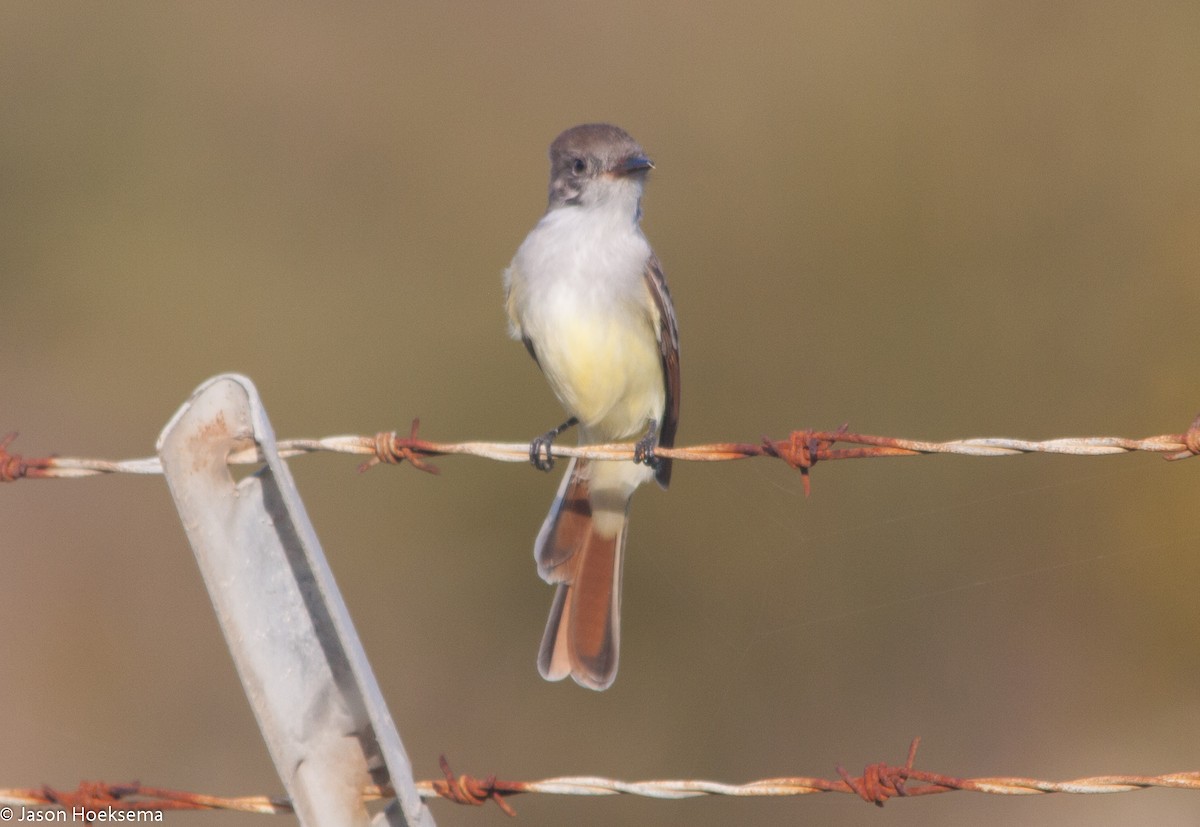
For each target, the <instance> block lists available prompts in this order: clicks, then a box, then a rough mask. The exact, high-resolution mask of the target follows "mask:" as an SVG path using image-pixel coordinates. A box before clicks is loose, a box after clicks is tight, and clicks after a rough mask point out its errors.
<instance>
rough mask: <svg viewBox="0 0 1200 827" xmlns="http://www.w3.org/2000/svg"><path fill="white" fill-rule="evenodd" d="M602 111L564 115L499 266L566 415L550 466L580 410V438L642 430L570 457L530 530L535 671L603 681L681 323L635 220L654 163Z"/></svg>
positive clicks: (664, 424)
mask: <svg viewBox="0 0 1200 827" xmlns="http://www.w3.org/2000/svg"><path fill="white" fill-rule="evenodd" d="M653 166H654V165H653V164H652V163H651V162H650V159H649V158H647V157H646V154H645V152H643V151H642V148H641V147H640V146H638V144H637V142H636V141H635V140H633V138H631V137H630V136H629V134H628V133H627V132H625V131H624V130H623V129H619V128H617V127H615V126H611V125H609V124H584V125H583V126H576V127H573V128H572V129H568V130H567V131H566V132H564V133H562V134H561V135H559V136H558V137H557V138H556V139H555V140H554V143H553V144H551V145H550V205H549V207H548V209H547V210H546V214H545V215H544V216H543V217H542V220H541V221H539V222H538V224H537V226H536V227H534V228H533V231H532V232H530V233H529V235H528V236H527V237H526V238H525V241H524V243H522V244H521V247H520V248H519V249H518V250H517V254H516V256H515V257H514V258H513V261H512V264H510V265H509V267H508V270H506V271H505V273H504V286H505V291H506V306H507V309H508V319H509V323H510V330H511V333H512V336H513V338H516V339H520V340H521V341H522V342H524V343H525V347H526V348H527V349H528V350H529V353H530V355H531V356H533V358H534V360H535V361H536V362H537V364H538V366H539V367H540V368H541V369H542V373H544V374H545V375H546V379H547V380H548V381H549V382H550V387H551V388H552V389H553V390H554V394H555V396H557V397H558V399H559V401H560V402H561V403H562V405H563V407H564V408H566V410H567V414H568V415H569V417H570V418H569V419H567V421H566V422H564V423H563V424H562V425H560V426H559V427H557V428H555V429H553V430H551V431H549V432H547V433H546V434H544V435H542V436H540V437H538V438H537V439H535V440H533V442H532V443H531V444H530V459H531V460H532V461H533V463H534V465H536V466H538V467H539V468H541V469H543V470H547V471H548V470H549V469H550V466H551V465H552V464H553V460H552V458H551V456H550V445H551V443H552V442H553V440H554V438H555V437H556V436H558V435H559V434H560V433H562V432H563V431H564V430H566V429H567V428H569V427H571V426H572V425H575V424H578V425H579V431H580V443H581V444H595V443H606V442H616V441H623V440H627V439H631V438H632V437H635V436H642V435H643V434H644V436H642V438H641V439H640V441H639V442H638V443H637V446H636V451H635V457H636V460H635V462H616V461H603V460H587V459H578V460H577V459H572V460H571V462H570V464H569V465H568V466H567V473H566V475H565V476H564V477H563V481H562V484H561V485H560V486H559V488H558V494H557V496H556V497H555V499H554V504H553V505H552V506H551V507H550V513H549V514H548V515H547V516H546V521H545V522H544V523H543V524H542V529H541V531H540V532H539V533H538V536H537V540H536V541H535V543H534V558H535V559H536V560H537V566H538V573H539V574H541V576H542V579H544V580H546V581H547V582H549V583H555V584H557V585H558V590H557V592H556V593H555V595H554V603H553V604H552V605H551V607H550V620H549V622H548V623H547V624H546V633H545V635H544V636H543V638H542V648H541V651H540V652H539V654H538V670H539V671H540V672H541V673H542V677H544V678H546V679H547V680H552V681H555V680H561V679H562V678H565V677H566V676H567V675H570V676H571V677H572V678H574V679H575V681H576V683H579V684H581V685H583V686H587V687H590V688H592V689H607V688H608V686H609V685H610V684H612V682H613V678H615V677H616V675H617V650H618V646H619V643H620V637H621V557H622V554H623V552H624V550H625V525H626V521H627V520H628V517H629V500H630V498H631V497H632V496H633V492H634V489H636V488H637V487H638V486H639V485H641V484H642V483H643V482H646V481H647V480H649V479H650V478H651V477H653V478H655V479H656V480H657V481H658V484H659V485H661V486H662V487H663V488H666V487H667V484H668V483H669V482H670V479H671V461H670V460H668V459H661V458H657V457H655V456H654V448H655V447H656V446H658V445H663V446H666V447H670V446H671V445H673V444H674V440H675V427H676V424H677V423H678V421H679V333H678V331H677V330H676V327H675V311H674V309H673V308H672V307H671V296H670V294H669V293H668V292H667V282H666V279H664V278H663V273H662V269H661V268H660V267H659V264H658V259H657V258H656V257H655V255H654V252H653V251H652V250H651V249H650V244H649V242H647V241H646V237H645V236H644V235H642V230H641V228H640V227H639V226H638V219H639V218H640V217H641V199H642V187H643V186H644V184H645V181H646V174H647V172H649V170H650V169H652V168H653Z"/></svg>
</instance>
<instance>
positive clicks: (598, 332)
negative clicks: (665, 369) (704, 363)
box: [538, 311, 665, 440]
mask: <svg viewBox="0 0 1200 827" xmlns="http://www.w3.org/2000/svg"><path fill="white" fill-rule="evenodd" d="M556 326H557V327H558V328H559V329H558V330H557V331H554V332H553V333H552V334H551V335H549V336H542V337H539V339H540V341H539V345H540V347H539V349H538V360H539V362H540V363H541V366H542V369H543V370H544V371H545V372H546V377H547V378H548V379H549V381H550V385H551V387H552V388H553V389H554V393H555V394H556V395H557V396H558V398H559V400H560V401H561V402H562V404H563V406H564V407H565V408H566V409H567V411H568V413H570V414H571V415H573V416H575V417H578V418H579V421H580V423H581V424H582V425H583V426H584V428H585V429H586V430H587V431H588V432H589V433H590V435H591V437H592V438H593V439H614V440H618V439H627V438H630V437H633V436H636V435H638V434H641V433H642V432H643V431H644V430H645V429H646V424H647V420H649V419H651V418H654V419H659V418H661V416H662V409H663V405H664V403H665V392H664V390H663V376H662V362H661V357H660V355H659V349H658V341H657V339H656V338H655V334H654V330H653V329H652V328H651V327H650V324H649V320H648V319H647V318H646V317H645V316H644V315H643V314H640V313H636V311H635V312H630V313H616V314H614V313H607V314H596V315H591V316H580V315H575V316H573V317H572V318H570V319H569V320H567V319H564V320H563V322H561V323H560V324H558V325H556Z"/></svg>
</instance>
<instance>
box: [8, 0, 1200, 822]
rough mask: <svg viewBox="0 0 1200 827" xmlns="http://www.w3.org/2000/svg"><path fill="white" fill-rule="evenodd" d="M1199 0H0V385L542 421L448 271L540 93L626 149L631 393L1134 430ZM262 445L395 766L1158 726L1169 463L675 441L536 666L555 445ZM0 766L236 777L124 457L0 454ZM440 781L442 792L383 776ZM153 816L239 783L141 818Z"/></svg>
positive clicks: (578, 765)
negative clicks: (537, 561)
mask: <svg viewBox="0 0 1200 827" xmlns="http://www.w3.org/2000/svg"><path fill="white" fill-rule="evenodd" d="M1198 36H1200V5H1198V4H1196V3H1191V2H1185V3H1161V4H1151V5H1149V6H1147V5H1145V4H1132V3H1130V4H1121V3H1112V2H1081V3H1071V2H1064V3H1054V4H1043V3H1024V2H1021V3H1003V4H1002V3H990V2H914V3H905V4H882V3H854V2H852V3H842V2H839V3H825V2H821V3H802V4H792V3H770V4H762V3H758V4H755V3H751V4H739V5H738V6H737V7H736V8H733V7H731V8H727V9H723V10H715V9H704V10H700V9H699V8H698V7H697V6H695V5H694V4H689V3H682V2H672V3H659V4H654V5H647V4H642V3H627V4H614V5H597V4H588V5H583V4H559V3H522V4H468V3H449V4H438V5H436V6H435V5H434V4H399V5H397V4H375V5H371V6H365V5H358V6H354V7H341V8H339V9H337V10H332V9H329V10H322V9H319V8H313V7H310V6H299V5H293V4H250V5H246V4H234V3H228V4H215V3H206V4H172V5H169V6H167V5H163V4H160V3H118V4H102V5H97V4H82V3H67V4H46V3H40V2H29V3H20V2H10V3H6V4H4V7H3V9H2V10H0V78H3V81H2V83H0V189H2V194H0V239H2V240H0V297H2V298H0V302H2V307H3V313H2V316H0V354H2V358H0V430H8V429H19V430H20V431H21V437H20V440H19V441H18V442H17V444H16V446H15V447H16V449H17V450H19V451H23V452H25V453H27V454H31V455H37V454H44V453H49V452H58V453H60V454H64V455H75V456H101V457H134V456H144V455H147V454H151V453H152V452H153V446H154V440H155V438H156V436H157V434H158V432H159V430H160V429H161V428H162V426H163V425H164V424H165V423H166V421H167V419H168V418H169V417H170V415H171V414H172V413H173V411H174V410H175V409H176V408H177V407H178V406H179V404H180V403H182V401H183V400H184V399H185V398H186V397H187V396H188V394H189V393H190V392H191V390H192V389H193V388H194V387H195V386H196V385H197V384H199V383H200V382H201V381H202V380H203V379H205V378H206V377H208V376H211V375H213V374H216V373H218V372H221V371H226V370H237V371H241V372H244V373H246V374H248V375H249V376H250V377H252V378H253V379H254V381H255V382H256V383H257V385H258V387H259V390H260V391H261V393H262V395H263V397H264V399H265V400H266V403H267V407H268V412H269V414H270V416H271V418H272V421H273V423H274V425H275V427H276V430H277V432H278V433H279V434H280V436H283V437H294V436H320V435H326V434H333V433H353V432H373V431H375V430H379V429H386V428H397V427H399V428H404V427H407V423H408V421H409V419H410V418H411V417H413V416H418V415H419V416H420V417H422V421H423V423H424V425H423V432H424V434H425V435H426V436H428V437H429V438H432V439H447V440H452V439H475V438H479V439H506V440H526V439H528V438H530V437H532V436H533V435H535V434H538V433H541V432H542V431H544V430H545V429H546V428H547V427H549V426H550V425H552V424H554V423H556V422H558V421H559V419H560V411H559V409H558V408H557V405H556V403H555V402H554V400H553V398H552V396H551V395H550V392H549V390H548V389H547V388H546V386H545V384H544V382H543V380H542V379H541V378H540V377H539V376H538V374H537V371H536V368H535V367H534V365H533V363H532V362H531V361H530V360H529V359H528V357H527V356H526V354H525V352H524V349H523V348H522V347H521V346H520V345H519V344H517V343H514V342H511V341H509V340H507V339H506V336H505V320H504V315H503V310H502V307H501V301H502V297H501V292H502V291H501V286H500V274H501V271H502V269H503V268H504V266H505V265H506V264H507V262H508V261H509V259H510V257H511V255H512V253H513V252H514V250H515V249H516V247H517V245H518V244H519V243H520V241H521V239H522V238H523V237H524V234H525V233H526V232H527V231H528V230H529V229H530V227H531V226H532V225H533V223H534V222H535V221H536V220H537V218H538V217H539V216H540V214H541V212H542V210H543V207H544V198H545V195H544V193H545V176H546V161H545V148H546V146H547V144H548V143H549V141H550V140H551V139H552V138H553V137H554V136H555V135H556V134H557V133H558V131H559V130H561V129H563V128H565V127H567V126H570V125H572V124H575V123H578V122H582V121H587V120H610V121H613V122H615V123H618V124H620V125H622V126H624V127H625V128H627V129H628V130H629V131H630V132H631V133H632V134H633V135H634V136H635V137H637V138H638V139H639V140H640V141H641V142H642V143H643V145H644V146H645V147H646V148H647V149H648V151H649V152H650V154H651V156H652V157H653V158H654V159H655V160H656V162H657V163H658V170H657V171H656V172H655V173H653V175H652V178H651V183H650V187H649V190H648V194H647V199H646V202H645V205H644V206H645V211H646V219H645V227H646V231H647V233H648V235H649V236H650V238H651V240H652V242H653V244H654V246H655V248H656V250H657V251H658V253H659V255H660V257H661V259H662V261H663V262H664V265H665V267H666V270H667V274H668V277H669V278H670V281H671V286H672V289H673V291H674V295H675V303H676V307H677V309H678V313H679V319H680V328H681V333H682V341H683V351H682V352H683V368H684V396H683V418H682V425H681V433H680V437H681V441H682V442H683V443H685V444H687V443H696V442H706V441H714V440H729V439H738V440H755V439H757V438H759V437H760V436H761V435H763V434H771V435H775V436H784V435H786V433H787V432H788V431H789V430H790V429H791V428H793V427H797V428H799V427H818V428H823V427H834V426H837V425H838V424H840V423H842V422H843V421H849V423H850V425H851V427H852V428H854V429H856V430H859V431H864V432H868V433H883V434H891V435H897V436H908V437H913V438H926V439H951V438H955V437H967V436H983V435H997V436H1015V437H1025V438H1049V437H1056V436H1065V435H1092V434H1096V435H1098V434H1117V435H1126V436H1145V435H1150V434H1158V433H1167V432H1178V431H1181V430H1183V428H1184V427H1185V425H1186V424H1187V422H1188V421H1189V420H1190V419H1191V417H1192V416H1193V415H1194V414H1195V413H1196V411H1197V410H1198V409H1200V384H1197V381H1196V356H1197V354H1198V353H1200V325H1197V324H1196V322H1195V313H1196V308H1197V307H1198V306H1200V280H1198V279H1197V274H1198V272H1200V149H1198V147H1200V143H1198V140H1197V137H1198V135H1200V95H1198V94H1197V89H1198V88H1200V50H1198V49H1197V48H1196V44H1197V42H1198ZM439 464H440V465H441V466H442V469H443V475H442V476H441V477H440V478H434V477H429V476H426V475H423V474H419V473H416V472H414V471H413V470H412V469H409V468H398V469H392V468H387V469H376V470H374V471H372V472H371V473H369V474H366V475H363V476H360V475H357V474H355V473H354V466H355V461H354V460H352V459H348V458H344V457H334V456H318V457H310V458H306V459H303V460H297V461H294V462H293V464H292V467H293V469H294V470H295V473H296V475H297V477H298V479H299V482H300V485H301V490H302V492H303V494H304V496H305V499H306V502H307V505H308V507H309V510H310V513H311V516H312V518H313V520H314V522H315V524H316V526H317V530H318V532H319V533H320V534H321V537H322V540H323V542H324V545H325V548H326V551H327V553H328V554H329V556H330V558H331V560H332V564H333V566H334V570H335V572H336V574H337V576H338V578H339V582H340V585H341V587H342V589H343V591H344V594H345V597H346V599H347V601H348V603H349V605H350V608H351V612H352V614H353V616H354V618H355V621H356V623H357V625H358V629H359V631H360V633H361V634H362V636H363V638H364V640H365V642H366V646H367V650H368V653H369V654H370V655H371V657H372V661H373V664H374V668H375V670H376V672H377V675H378V677H379V680H380V682H381V684H382V686H383V689H384V692H385V695H386V696H387V698H388V701H389V703H390V705H391V709H392V712H393V714H394V715H395V717H396V720H397V722H398V724H399V726H400V730H401V734H402V736H403V737H404V739H405V743H406V745H407V747H408V750H409V752H410V753H411V755H412V757H413V760H414V763H415V764H416V766H417V769H418V774H419V775H420V776H421V777H425V778H429V777H435V776H436V775H437V765H436V758H437V755H438V754H439V753H443V752H444V753H446V754H447V755H448V756H449V757H450V759H451V761H452V763H453V765H454V766H455V767H456V768H458V769H460V770H462V771H466V772H471V773H475V774H480V775H483V774H487V773H490V772H495V773H498V774H499V775H500V776H501V777H504V778H537V777H544V776H548V775H555V774H596V775H612V776H616V777H620V778H626V779H638V778H647V777H672V778H683V777H700V778H711V779H719V780H726V781H746V780H751V779H755V778H760V777H764V776H778V775H790V774H801V775H826V776H828V775H832V774H833V768H834V765H835V764H836V763H838V762H842V763H844V764H845V765H846V766H847V767H848V768H850V769H852V770H854V771H857V770H858V769H859V768H861V767H862V766H863V765H864V764H866V763H868V762H873V761H878V760H883V759H888V760H893V761H897V762H899V761H902V760H903V756H904V753H905V750H906V748H907V745H908V742H909V740H910V739H911V738H912V737H913V736H914V735H921V736H922V737H923V738H924V746H923V747H922V752H921V755H920V761H919V763H920V764H921V765H922V766H923V767H925V768H928V769H931V770H936V771H942V772H946V773H954V774H961V775H968V776H970V775H1025V776H1037V777H1045V778H1071V777H1077V776H1082V775H1089V774H1108V773H1147V774H1149V773H1161V772H1169V771H1179V770H1188V769H1194V768H1196V767H1197V766H1200V756H1198V755H1197V753H1196V750H1195V744H1196V741H1197V735H1198V734H1200V705H1198V704H1197V703H1196V692H1197V685H1198V683H1200V650H1198V647H1197V645H1196V640H1197V630H1200V601H1197V598H1196V583H1197V582H1198V581H1197V577H1198V575H1200V561H1198V559H1197V548H1198V545H1200V519H1198V518H1197V513H1198V512H1197V508H1196V497H1197V494H1198V484H1197V481H1198V478H1197V474H1198V473H1200V462H1197V463H1191V462H1185V463H1177V464H1171V465H1168V464H1166V463H1164V462H1162V461H1161V460H1159V459H1157V458H1154V457H1149V456H1126V457H1110V458H1099V459H1074V460H1073V459H1070V458H1061V457H1026V458H1017V459H1004V460H972V459H956V458H947V457H941V458H928V459H920V460H912V459H910V460H888V461H876V462H862V463H841V464H829V465H825V466H821V467H819V468H817V470H816V472H815V477H814V480H815V491H814V494H813V496H812V497H811V498H810V499H808V500H805V499H804V498H803V496H802V494H801V486H800V478H799V476H798V475H797V474H795V473H792V472H789V471H788V470H787V469H786V468H784V467H783V466H782V465H781V464H770V463H766V462H749V463H739V464H726V465H721V466H697V465H690V466H683V467H680V468H678V469H677V472H676V475H675V482H674V485H673V486H672V488H671V491H670V492H669V493H667V494H663V493H662V492H659V491H657V490H652V489H647V490H645V491H643V492H642V493H641V494H640V495H639V496H638V497H637V500H636V504H635V506H634V517H633V530H632V532H631V540H630V544H629V559H628V563H627V566H626V572H625V575H626V593H625V601H624V617H625V625H624V640H623V642H624V651H623V655H622V662H621V673H620V677H619V678H618V680H617V683H616V685H615V687H614V688H613V689H612V690H611V691H609V692H607V693H604V694H595V693H592V692H588V691H585V690H583V689H580V688H578V687H576V686H574V685H572V684H546V683H544V682H542V681H541V679H540V678H538V676H537V673H536V670H535V667H534V655H535V652H536V649H537V642H538V638H539V635H540V634H541V629H542V624H543V621H544V618H545V612H546V610H547V608H548V606H549V601H550V597H551V590H550V589H549V588H548V587H547V586H545V585H544V584H542V583H541V582H540V581H539V580H538V578H537V575H536V573H535V571H534V566H533V561H532V559H531V554H530V550H531V545H532V541H533V537H534V534H535V533H536V530H537V527H538V525H539V523H540V521H541V519H542V517H543V515H544V513H545V511H546V508H547V506H548V505H549V502H550V499H551V497H552V495H553V491H554V488H555V486H556V484H557V475H555V476H554V477H547V476H542V475H540V474H538V473H536V472H534V471H533V470H531V469H530V468H528V467H522V466H513V465H499V464H494V463H488V462H484V461H478V460H471V459H465V458H449V459H445V460H442V461H441V462H440V463H439ZM0 525H2V526H3V536H4V539H3V550H2V552H0V553H2V554H3V558H2V560H3V563H2V565H3V574H2V576H0V670H2V671H0V786H24V785H36V784H40V783H43V782H45V783H50V784H53V785H60V786H66V787H70V786H74V785H75V784H76V782H77V781H78V780H80V779H81V778H102V779H106V780H111V781H124V780H128V779H131V778H138V779H141V780H142V781H143V782H145V783H153V784H157V785H162V786H170V787H178V788H183V789H191V790H198V791H204V792H212V793H217V794H231V795H232V794H255V793H271V794H274V793H279V792H281V787H280V784H279V782H278V779H277V778H276V777H275V775H274V772H273V770H272V768H271V766H270V763H269V761H268V758H267V754H266V750H265V749H264V747H263V746H262V743H261V740H260V738H259V735H258V732H257V729H256V727H255V725H254V722H253V719H252V717H251V715H250V712H249V709H248V707H247V704H246V702H245V700H244V698H243V697H242V693H241V689H240V686H239V684H238V682H237V678H236V676H235V674H234V672H233V668H232V665H231V662H230V660H229V656H228V653H227V652H226V650H225V646H224V644H223V641H222V639H221V637H220V633H219V631H218V628H217V626H216V623H215V621H214V619H213V617H212V614H211V610H210V607H209V604H208V598H207V596H206V594H205V592H204V590H203V587H202V585H201V581H200V578H199V575H198V573H197V571H196V566H195V563H194V561H193V560H192V558H191V553H190V550H189V548H188V546H187V544H186V541H185V539H184V536H183V532H182V530H181V529H180V526H179V524H178V521H177V520H176V518H175V515H174V511H173V508H172V506H171V503H170V498H169V496H168V493H167V490H166V487H165V485H164V484H163V482H162V480H161V479H157V478H132V477H123V478H106V479H93V480H87V481H77V482H71V481H64V482H36V481H33V482H24V483H20V484H17V485H12V486H7V487H4V488H3V490H0ZM515 804H516V806H517V808H518V810H519V812H520V817H521V823H524V824H557V823H567V822H569V823H573V824H613V823H621V824H664V825H673V824H680V825H682V824H688V825H693V824H699V825H704V824H713V825H716V824H731V823H741V824H792V823H797V822H798V821H804V822H808V821H811V822H814V823H823V824H860V823H866V822H868V821H870V823H872V824H883V823H885V822H886V823H887V824H889V825H910V824H922V825H938V824H955V825H957V824H963V823H972V824H1047V825H1049V824H1054V825H1095V824H1132V823H1151V822H1153V823H1155V824H1171V825H1174V824H1179V825H1182V824H1189V825H1190V824H1194V823H1195V822H1196V819H1197V816H1198V815H1200V798H1197V796H1196V794H1195V793H1187V792H1178V791H1174V792H1173V791H1152V792H1145V793H1138V794H1131V795H1119V796H1102V797H1101V796H1093V797H1074V798H1065V797H1064V798H1058V799H996V798H990V797H984V796H968V795H959V796H946V797H940V798H927V799H920V800H910V801H900V802H894V803H892V804H889V806H888V807H887V808H886V809H885V810H884V811H883V812H882V813H877V812H874V811H873V808H869V807H867V806H866V805H863V804H862V803H859V802H855V801H853V800H850V799H848V798H845V797H834V796H825V797H817V798H805V799H790V800H775V801H765V800H761V801H760V800H755V801H718V800H702V801H684V802H674V803H669V802H652V801H643V800H618V799H586V800H550V799H532V798H525V799H522V800H517V801H516V802H515ZM432 806H433V808H434V813H435V816H436V817H437V819H438V821H439V823H441V824H443V825H471V824H500V823H507V819H506V818H505V817H504V816H503V815H502V814H501V813H500V812H499V811H498V810H495V809H485V810H482V811H481V810H474V809H470V810H468V809H462V808H457V807H455V806H453V805H450V804H448V803H434V804H433V805H432ZM169 820H171V821H172V822H178V823H181V824H182V823H186V824H197V825H198V824H262V823H265V822H264V821H263V819H262V817H248V816H247V817H237V816H225V815H216V814H201V815H190V816H188V815H181V816H170V817H169Z"/></svg>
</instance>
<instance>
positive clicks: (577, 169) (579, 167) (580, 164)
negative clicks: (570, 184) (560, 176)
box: [571, 158, 587, 175]
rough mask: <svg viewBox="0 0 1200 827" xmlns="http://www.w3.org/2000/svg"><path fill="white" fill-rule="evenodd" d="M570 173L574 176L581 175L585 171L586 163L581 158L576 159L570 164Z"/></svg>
mask: <svg viewBox="0 0 1200 827" xmlns="http://www.w3.org/2000/svg"><path fill="white" fill-rule="evenodd" d="M571 171H572V172H574V173H575V174H576V175H583V173H584V172H586V171H587V161H585V160H583V159H582V158H576V159H575V160H574V161H572V162H571Z"/></svg>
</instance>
